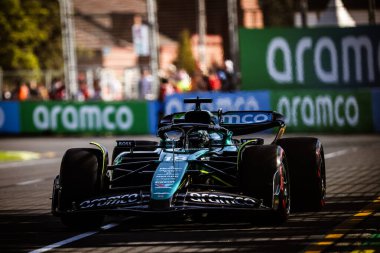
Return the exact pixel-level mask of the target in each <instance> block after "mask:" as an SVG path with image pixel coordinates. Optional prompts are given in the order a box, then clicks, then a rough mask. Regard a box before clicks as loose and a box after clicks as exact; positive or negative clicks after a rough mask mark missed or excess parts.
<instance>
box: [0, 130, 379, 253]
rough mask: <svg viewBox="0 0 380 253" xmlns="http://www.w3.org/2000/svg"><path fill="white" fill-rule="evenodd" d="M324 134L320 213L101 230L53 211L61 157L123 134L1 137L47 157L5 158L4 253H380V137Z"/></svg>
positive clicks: (148, 222)
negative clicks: (72, 227)
mask: <svg viewBox="0 0 380 253" xmlns="http://www.w3.org/2000/svg"><path fill="white" fill-rule="evenodd" d="M318 137H319V138H320V139H321V140H322V143H323V145H324V148H325V154H326V169H327V205H326V207H325V208H324V209H323V210H322V211H321V212H317V213H295V214H292V215H291V216H290V219H289V220H288V222H286V223H284V224H282V225H280V226H273V225H267V224H261V223H258V224H250V223H247V222H244V221H239V220H233V219H232V217H229V216H221V217H219V218H218V219H217V220H214V219H204V220H200V221H199V220H198V221H197V220H195V221H194V220H188V219H182V218H181V219H178V218H176V219H174V218H172V217H165V218H160V219H150V218H135V217H128V218H122V217H109V218H108V219H107V221H106V222H105V223H104V226H103V227H102V229H99V230H94V231H81V232H78V231H69V230H68V229H66V228H65V227H64V226H63V225H61V223H60V221H59V219H57V218H55V217H53V216H52V215H51V214H50V199H49V198H50V194H51V189H52V182H53V178H54V177H55V176H56V175H57V174H58V171H59V166H60V160H61V157H62V155H63V153H64V151H65V150H66V149H68V148H70V147H83V146H86V144H87V143H88V142H89V141H90V140H94V141H98V142H100V143H103V144H104V145H105V146H106V147H108V148H109V149H112V147H113V145H114V140H115V139H117V138H115V137H95V138H83V137H81V138H59V137H49V138H21V137H18V138H5V137H2V138H1V139H0V150H24V151H33V152H38V153H40V154H42V157H41V159H38V160H31V161H23V162H8V163H0V252H30V251H33V250H34V252H45V251H49V252H239V251H240V252H241V251H243V252H367V253H370V252H371V253H372V252H380V163H379V159H380V136H379V135H341V136H339V135H330V136H325V135H324V136H318ZM141 138H142V139H149V138H151V137H149V136H143V137H141ZM118 139H120V138H118Z"/></svg>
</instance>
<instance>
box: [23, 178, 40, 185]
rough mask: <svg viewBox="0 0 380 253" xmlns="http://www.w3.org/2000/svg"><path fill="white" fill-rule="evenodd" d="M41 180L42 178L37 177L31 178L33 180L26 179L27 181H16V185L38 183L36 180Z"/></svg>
mask: <svg viewBox="0 0 380 253" xmlns="http://www.w3.org/2000/svg"><path fill="white" fill-rule="evenodd" d="M41 181H43V179H42V178H37V179H33V180H28V181H24V182H20V183H17V184H16V185H28V184H34V183H38V182H41Z"/></svg>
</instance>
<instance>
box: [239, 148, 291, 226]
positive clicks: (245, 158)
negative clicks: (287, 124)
mask: <svg viewBox="0 0 380 253" xmlns="http://www.w3.org/2000/svg"><path fill="white" fill-rule="evenodd" d="M240 158H241V159H240V160H239V174H240V175H239V176H240V177H239V178H240V185H241V188H242V190H243V192H244V194H246V195H248V196H252V197H254V198H257V199H262V200H263V204H264V205H265V206H266V207H270V208H272V214H273V215H272V217H271V218H272V221H273V222H275V223H282V222H284V221H286V220H287V219H288V216H289V211H290V188H289V180H288V170H287V163H286V159H285V153H284V150H283V149H282V148H281V147H279V146H276V145H262V146H249V147H246V148H244V149H243V150H242V151H241V156H240Z"/></svg>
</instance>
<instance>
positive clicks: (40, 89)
mask: <svg viewBox="0 0 380 253" xmlns="http://www.w3.org/2000/svg"><path fill="white" fill-rule="evenodd" d="M37 89H38V93H39V94H40V98H41V99H42V100H44V101H46V100H49V92H48V90H47V89H46V86H45V85H44V84H43V83H39V84H38V85H37Z"/></svg>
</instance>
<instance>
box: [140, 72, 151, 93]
mask: <svg viewBox="0 0 380 253" xmlns="http://www.w3.org/2000/svg"><path fill="white" fill-rule="evenodd" d="M152 85H153V76H152V75H151V74H150V71H149V70H147V69H144V70H143V72H142V76H141V79H140V81H139V98H140V99H148V98H149V96H150V95H151V94H152Z"/></svg>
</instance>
